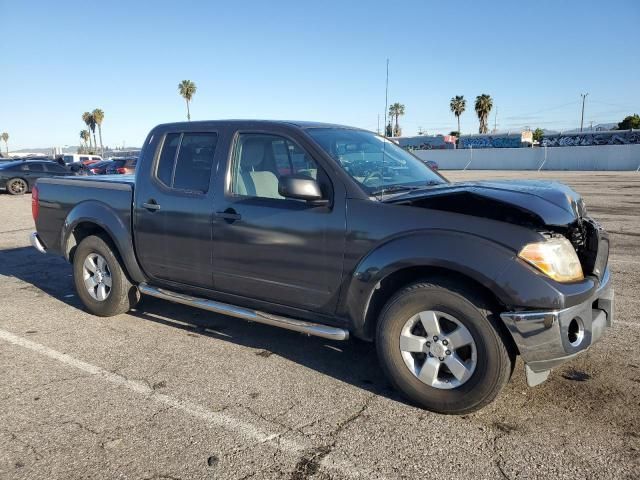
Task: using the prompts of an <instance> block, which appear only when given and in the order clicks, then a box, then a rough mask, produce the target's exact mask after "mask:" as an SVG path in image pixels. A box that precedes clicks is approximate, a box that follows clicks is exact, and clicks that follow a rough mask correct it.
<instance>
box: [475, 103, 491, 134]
mask: <svg viewBox="0 0 640 480" xmlns="http://www.w3.org/2000/svg"><path fill="white" fill-rule="evenodd" d="M492 108H493V99H492V98H491V96H490V95H487V94H486V93H483V94H482V95H478V96H477V97H476V114H477V115H478V120H479V121H480V128H479V129H478V133H487V132H488V131H489V127H488V124H487V119H488V118H489V113H490V112H491V109H492Z"/></svg>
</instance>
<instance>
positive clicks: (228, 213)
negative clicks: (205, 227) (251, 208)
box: [216, 208, 242, 223]
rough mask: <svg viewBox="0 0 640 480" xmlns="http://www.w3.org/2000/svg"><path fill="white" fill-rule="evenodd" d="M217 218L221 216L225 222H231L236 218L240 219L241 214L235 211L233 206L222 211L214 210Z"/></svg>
mask: <svg viewBox="0 0 640 480" xmlns="http://www.w3.org/2000/svg"><path fill="white" fill-rule="evenodd" d="M216 217H217V218H222V219H223V220H225V221H226V222H227V223H233V222H235V221H236V220H240V219H241V218H242V215H240V214H239V213H238V212H236V211H235V210H234V209H233V208H227V209H226V210H225V211H224V212H216Z"/></svg>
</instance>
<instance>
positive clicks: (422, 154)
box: [413, 144, 640, 170]
mask: <svg viewBox="0 0 640 480" xmlns="http://www.w3.org/2000/svg"><path fill="white" fill-rule="evenodd" d="M413 153H414V154H415V155H417V156H418V157H419V158H421V159H423V160H434V161H435V162H438V165H439V166H440V169H442V170H462V169H465V167H466V168H467V169H469V170H538V169H539V168H540V167H542V170H638V168H639V167H640V145H637V144H634V145H597V146H589V147H549V148H543V147H537V148H483V149H459V150H415V151H413Z"/></svg>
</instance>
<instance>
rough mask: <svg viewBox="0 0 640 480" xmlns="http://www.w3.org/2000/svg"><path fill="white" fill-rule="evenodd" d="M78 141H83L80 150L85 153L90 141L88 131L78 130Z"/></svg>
mask: <svg viewBox="0 0 640 480" xmlns="http://www.w3.org/2000/svg"><path fill="white" fill-rule="evenodd" d="M80 139H81V140H82V141H84V146H83V147H82V148H84V149H85V150H86V151H88V150H89V146H88V143H89V140H90V139H91V135H89V130H80Z"/></svg>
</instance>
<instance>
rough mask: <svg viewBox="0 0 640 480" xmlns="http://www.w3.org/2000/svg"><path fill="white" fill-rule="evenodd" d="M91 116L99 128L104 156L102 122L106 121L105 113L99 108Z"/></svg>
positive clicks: (101, 151) (101, 150) (101, 152)
mask: <svg viewBox="0 0 640 480" xmlns="http://www.w3.org/2000/svg"><path fill="white" fill-rule="evenodd" d="M91 116H92V117H93V119H94V121H95V122H96V125H97V126H98V136H99V137H100V155H102V154H103V153H104V148H103V146H102V122H103V121H104V112H103V111H102V110H100V109H99V108H96V109H95V110H94V111H93V112H91Z"/></svg>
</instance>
